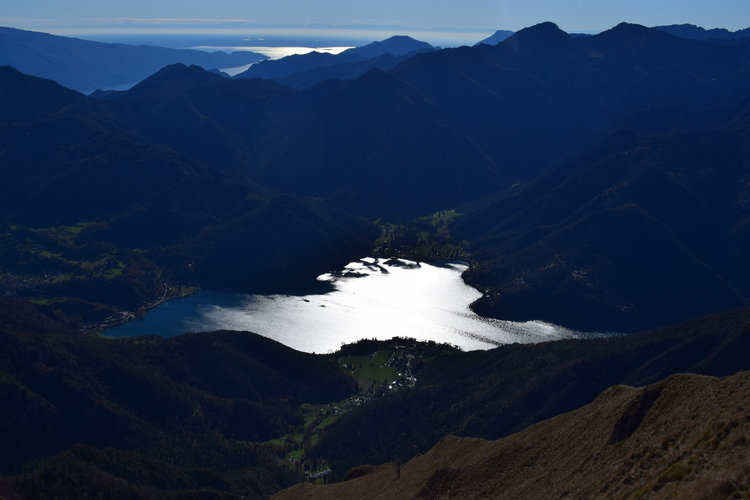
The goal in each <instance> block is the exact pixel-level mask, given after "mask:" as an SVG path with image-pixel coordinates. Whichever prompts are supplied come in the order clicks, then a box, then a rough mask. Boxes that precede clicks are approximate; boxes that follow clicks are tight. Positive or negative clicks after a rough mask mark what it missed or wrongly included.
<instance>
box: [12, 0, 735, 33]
mask: <svg viewBox="0 0 750 500" xmlns="http://www.w3.org/2000/svg"><path fill="white" fill-rule="evenodd" d="M1 1H2V4H4V5H3V6H2V9H0V25H4V26H10V27H15V28H24V29H42V28H45V27H54V26H61V25H80V24H87V25H96V24H100V23H110V22H121V21H122V20H124V19H133V18H135V19H137V20H150V19H169V20H175V19H183V20H188V19H189V20H232V19H237V20H242V21H247V22H252V23H268V24H309V23H321V24H329V25H348V24H375V25H400V26H408V27H418V28H446V27H454V28H483V29H492V30H495V29H507V30H519V29H521V28H524V27H527V26H531V25H534V24H537V23H539V22H543V21H552V22H554V23H556V24H557V25H558V26H560V28H562V29H563V30H566V31H602V30H605V29H608V28H611V27H613V26H615V25H616V24H618V23H619V22H621V21H627V22H632V23H638V24H643V25H646V26H655V25H664V24H682V23H691V24H697V25H699V26H703V27H705V28H715V27H722V28H727V29H730V30H732V31H734V30H737V29H742V28H747V27H750V0H512V1H511V0H406V1H405V0H377V1H375V0H365V1H352V0H346V1H344V0H318V1H316V2H311V1H304V0H211V1H206V0H180V1H177V0H126V1H116V2H115V1H113V0H22V1H17V0H1ZM50 31H51V30H50Z"/></svg>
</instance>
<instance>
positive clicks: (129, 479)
mask: <svg viewBox="0 0 750 500" xmlns="http://www.w3.org/2000/svg"><path fill="white" fill-rule="evenodd" d="M11 325H12V326H11ZM39 327H41V329H40V328H39ZM37 330H41V331H37ZM0 344H1V345H2V349H0V373H2V377H0V405H2V407H3V412H2V416H0V445H1V446H2V449H3V450H4V453H3V454H2V457H0V471H1V472H2V474H3V475H6V476H8V477H3V476H2V475H0V496H3V498H40V497H42V496H45V495H48V496H52V495H56V496H57V497H58V498H81V497H82V496H83V497H85V496H87V495H91V496H97V495H101V494H103V493H105V492H107V495H108V497H110V498H128V497H131V498H132V497H133V496H137V497H138V498H164V496H165V495H167V494H168V493H169V494H173V495H190V493H189V492H190V491H193V490H195V491H202V493H201V494H202V495H208V498H239V497H240V496H241V495H245V496H246V497H247V498H263V497H268V495H269V494H271V493H273V492H274V491H276V490H278V489H279V488H281V487H284V486H288V485H291V484H293V483H294V482H296V478H295V476H294V475H293V474H291V473H290V472H289V471H288V470H286V469H285V468H283V467H279V466H278V459H277V456H276V454H277V453H278V450H277V448H275V447H273V446H272V445H268V444H263V442H264V441H267V440H269V439H271V438H274V437H277V436H281V435H284V434H285V433H286V432H288V430H289V428H295V427H297V426H301V425H302V424H303V416H302V413H301V410H300V406H301V405H302V403H328V402H332V401H335V400H339V399H341V398H344V397H347V396H349V395H350V394H352V393H354V392H356V383H355V382H354V381H353V380H352V379H351V378H350V377H349V376H348V375H345V374H344V373H342V372H341V370H340V369H339V368H338V366H337V365H336V363H334V362H332V361H330V360H328V359H325V358H323V357H322V356H315V355H311V354H306V353H300V352H296V351H294V350H292V349H289V348H287V347H285V346H283V345H281V344H279V343H277V342H275V341H272V340H269V339H266V338H263V337H260V336H257V335H254V334H252V333H248V332H213V333H200V334H189V335H182V336H179V337H174V338H172V339H162V338H159V337H139V338H134V339H128V340H113V339H105V338H96V337H92V336H88V335H71V334H70V333H69V332H67V327H66V326H65V325H63V324H60V323H58V322H56V321H55V319H54V318H53V317H52V316H51V315H50V314H49V311H47V312H46V313H45V312H44V311H41V310H39V309H38V308H36V307H35V306H32V305H29V304H28V303H24V302H21V301H19V300H18V299H15V300H14V299H7V298H0ZM24 463H25V465H22V464H24ZM22 469H23V472H22V473H21V470H22ZM227 470H233V471H234V472H233V473H232V474H226V471H227ZM84 478H85V479H84Z"/></svg>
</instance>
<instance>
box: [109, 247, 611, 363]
mask: <svg viewBox="0 0 750 500" xmlns="http://www.w3.org/2000/svg"><path fill="white" fill-rule="evenodd" d="M467 267H468V266H467V265H466V264H465V263H463V262H442V263H437V264H424V263H421V264H420V263H416V262H411V261H405V260H386V259H375V258H367V259H362V260H360V261H357V262H352V263H350V264H348V265H347V266H346V267H345V268H344V269H342V270H340V271H337V272H334V273H329V274H324V275H321V276H319V277H318V278H317V280H315V281H314V282H311V283H309V284H308V285H307V286H306V287H303V288H301V289H299V290H295V291H293V292H290V293H288V294H277V295H248V294H231V293H222V292H215V291H201V292H198V293H196V294H194V295H191V296H189V297H185V298H182V299H178V300H174V301H171V302H168V303H166V304H164V305H162V306H160V307H158V308H156V309H154V310H152V311H149V312H148V313H147V314H146V315H145V316H144V317H143V318H141V319H137V320H134V321H131V322H130V323H126V324H124V325H120V326H117V327H114V328H110V329H109V330H107V331H105V332H104V335H106V336H109V337H128V336H137V335H160V336H163V337H171V336H174V335H178V334H182V333H185V332H189V331H193V332H198V331H212V330H220V329H224V330H239V331H251V332H255V333H258V334H260V335H263V336H265V337H268V338H271V339H274V340H277V341H279V342H281V343H282V344H285V345H287V346H289V347H291V348H293V349H297V350H299V351H305V352H317V353H325V352H332V351H335V350H337V349H339V347H341V345H342V344H349V343H353V342H356V341H358V340H360V339H363V338H377V339H381V340H385V339H390V338H392V337H397V336H399V337H411V338H415V339H418V340H434V341H435V342H440V343H449V344H453V345H456V346H458V347H460V348H461V349H463V350H477V349H491V348H493V347H496V346H498V345H502V344H510V343H535V342H543V341H548V340H558V339H564V338H584V337H594V336H602V335H598V334H591V333H582V332H576V331H573V330H569V329H566V328H563V327H561V326H557V325H553V324H550V323H544V322H541V321H528V322H513V321H501V320H494V319H486V318H482V317H480V316H478V315H476V314H474V312H473V311H472V310H471V309H470V308H469V305H470V304H471V303H472V302H473V301H475V300H476V299H478V298H479V297H481V293H480V292H479V291H477V290H476V289H474V288H472V287H470V286H468V285H467V284H466V283H464V281H463V280H462V279H461V274H462V273H463V272H464V271H465V270H466V269H467Z"/></svg>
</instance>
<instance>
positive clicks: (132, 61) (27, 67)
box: [0, 27, 266, 93]
mask: <svg viewBox="0 0 750 500" xmlns="http://www.w3.org/2000/svg"><path fill="white" fill-rule="evenodd" d="M265 58H266V57H265V56H263V55H261V54H255V53H253V52H247V51H238V52H233V53H231V54H228V53H226V52H213V53H208V52H203V51H200V50H184V49H167V48H164V47H150V46H145V45H142V46H134V45H125V44H118V43H101V42H91V41H88V40H81V39H78V38H68V37H62V36H55V35H49V34H46V33H38V32H33V31H24V30H17V29H13V28H2V27H0V66H13V67H14V68H16V69H17V70H19V71H21V72H23V73H26V74H28V75H33V76H38V77H41V78H47V79H50V80H54V81H56V82H57V83H59V84H60V85H63V86H65V87H68V88H70V89H73V90H77V91H79V92H84V93H89V92H93V91H94V90H97V89H109V88H115V87H120V86H127V85H133V84H136V83H138V82H140V81H141V80H143V79H144V78H146V77H148V76H150V75H152V74H153V73H156V72H157V71H158V70H159V69H161V68H163V67H164V66H168V65H170V64H175V63H183V64H195V65H198V66H201V67H203V68H205V69H207V70H211V69H222V68H234V67H239V66H244V65H246V64H251V63H255V62H258V61H262V60H263V59H265Z"/></svg>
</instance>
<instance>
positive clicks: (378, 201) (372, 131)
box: [258, 70, 507, 217]
mask: <svg viewBox="0 0 750 500" xmlns="http://www.w3.org/2000/svg"><path fill="white" fill-rule="evenodd" d="M363 117H367V119H364V120H363ZM258 154H259V157H261V158H262V161H261V162H260V164H259V172H258V173H259V179H260V180H261V182H264V183H267V184H269V185H271V186H274V187H277V188H279V189H283V190H286V191H290V192H293V193H295V194H300V195H309V196H321V195H322V196H324V198H325V199H328V200H330V201H331V202H332V203H333V204H334V205H336V206H339V207H342V208H344V209H347V210H349V211H352V212H354V213H359V214H364V215H368V216H373V217H377V216H385V215H390V216H398V215H401V216H404V215H412V216H413V215H418V214H421V213H429V212H431V211H435V210H438V209H439V208H440V207H445V206H452V205H453V204H456V203H460V202H462V201H468V200H470V199H473V198H476V197H477V196H481V195H483V194H488V193H489V192H491V191H492V190H493V189H497V188H499V187H502V186H503V185H505V184H506V183H507V181H505V179H504V178H503V176H502V174H501V173H500V172H498V170H497V169H496V168H495V166H494V164H493V162H492V160H491V159H490V158H489V157H488V156H487V155H486V154H485V153H484V151H483V150H482V149H481V148H480V147H479V146H478V145H477V144H476V143H474V141H472V140H471V138H469V137H467V136H465V135H464V134H462V133H461V132H460V131H458V130H456V129H455V128H453V127H451V126H450V124H449V123H446V121H445V120H444V119H443V112H442V110H440V109H439V108H437V107H435V105H434V104H433V103H432V102H430V101H429V100H428V99H426V98H425V97H424V96H423V95H422V93H421V92H420V91H419V90H418V89H416V88H414V87H412V86H410V85H409V84H407V83H405V82H403V81H401V80H400V79H398V78H395V77H393V76H391V75H389V74H387V73H384V72H382V71H379V70H373V71H371V72H369V73H367V74H366V75H364V76H362V77H360V78H358V79H356V80H354V81H352V82H349V83H348V84H347V85H345V86H344V87H343V88H341V89H340V90H339V91H337V92H334V93H332V94H331V95H330V96H329V97H328V98H327V99H325V100H324V101H322V102H321V103H320V104H318V105H317V106H316V107H315V108H313V109H312V110H311V112H310V113H309V114H305V115H302V116H300V117H299V118H298V119H295V120H294V121H292V122H291V123H289V124H288V125H286V126H284V127H282V128H280V129H279V130H278V131H276V132H274V133H273V134H272V135H269V136H268V137H266V138H265V139H264V141H263V143H262V144H261V147H260V148H259V153H258Z"/></svg>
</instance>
